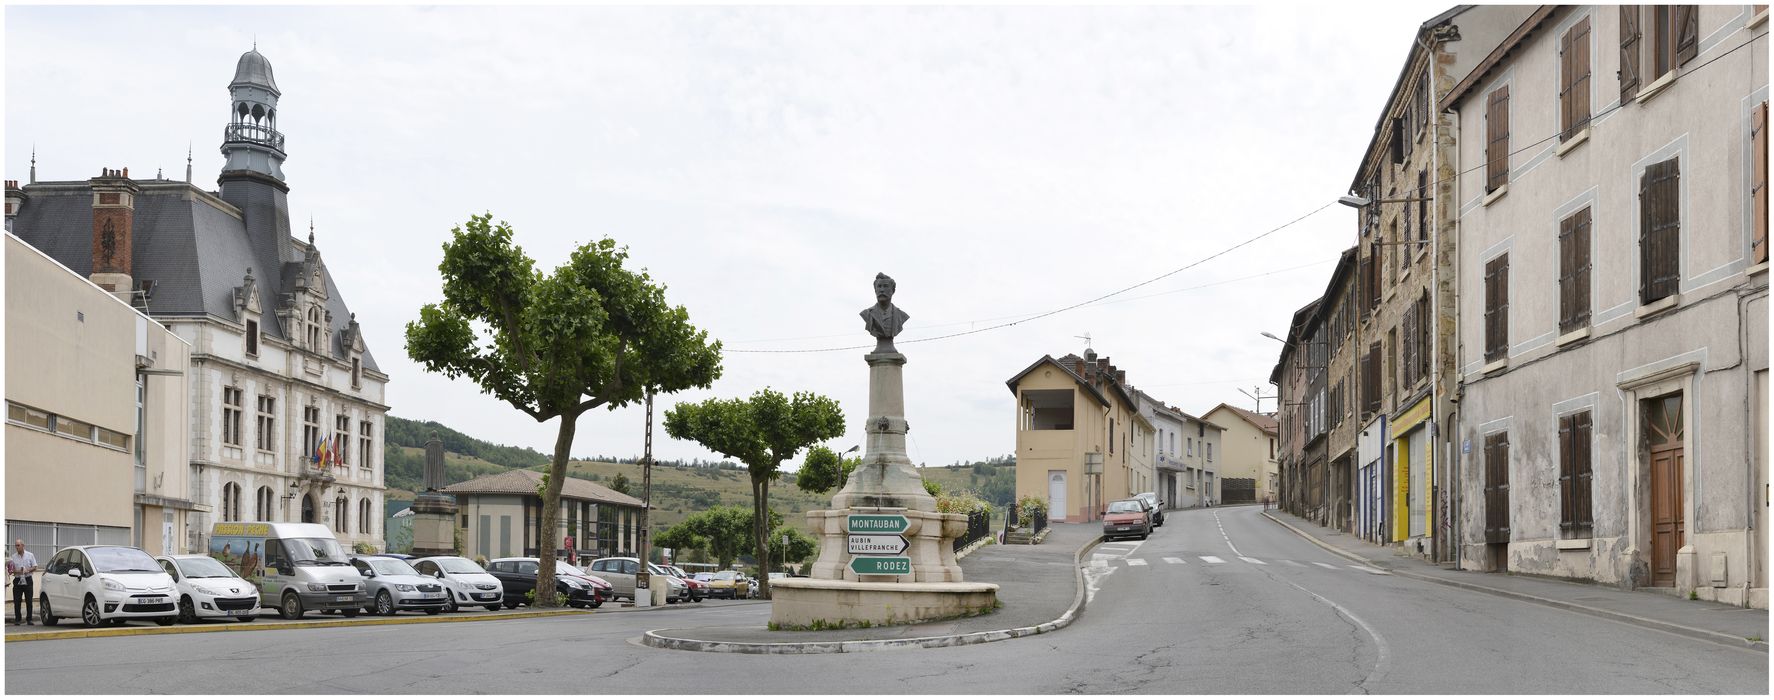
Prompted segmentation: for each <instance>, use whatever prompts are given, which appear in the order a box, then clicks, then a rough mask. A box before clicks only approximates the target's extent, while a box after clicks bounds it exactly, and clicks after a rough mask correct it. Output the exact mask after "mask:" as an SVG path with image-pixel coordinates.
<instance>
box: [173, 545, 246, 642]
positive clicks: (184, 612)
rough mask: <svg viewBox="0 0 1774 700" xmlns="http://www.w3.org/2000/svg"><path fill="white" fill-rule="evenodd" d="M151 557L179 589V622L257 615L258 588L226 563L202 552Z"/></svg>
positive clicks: (244, 620) (242, 617) (244, 618)
mask: <svg viewBox="0 0 1774 700" xmlns="http://www.w3.org/2000/svg"><path fill="white" fill-rule="evenodd" d="M154 561H156V562H158V563H159V564H160V568H161V570H163V571H165V572H166V575H168V576H171V577H172V582H173V586H174V587H176V588H177V589H178V595H179V597H178V606H179V622H183V623H185V624H187V625H188V624H191V623H193V622H196V621H197V620H198V619H199V618H205V617H232V618H236V619H239V620H240V621H241V622H252V621H253V618H254V617H256V616H258V613H259V589H258V588H257V587H255V586H254V585H253V584H252V583H250V582H248V581H247V580H246V579H243V578H241V577H240V575H239V574H237V573H234V570H233V569H230V568H228V565H227V564H223V563H222V562H219V561H216V560H215V558H213V557H210V556H208V555H205V554H172V555H164V556H159V557H155V558H154Z"/></svg>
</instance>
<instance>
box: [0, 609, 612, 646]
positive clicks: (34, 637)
mask: <svg viewBox="0 0 1774 700" xmlns="http://www.w3.org/2000/svg"><path fill="white" fill-rule="evenodd" d="M590 614H592V611H589V610H547V611H537V612H521V613H492V614H488V615H475V616H472V617H436V616H432V615H426V616H424V617H372V618H344V619H338V620H313V621H291V622H269V623H257V624H255V623H247V622H231V623H227V624H221V625H170V626H167V627H158V626H156V627H100V628H94V629H71V630H54V631H44V632H19V633H17V634H9V635H6V643H8V644H11V643H13V642H39V641H45V640H51V639H90V638H94V637H138V636H144V635H156V634H197V633H202V632H254V631H270V630H292V629H315V628H321V627H369V626H374V625H417V624H437V623H445V622H484V621H488V620H522V619H528V618H541V617H563V616H567V615H590Z"/></svg>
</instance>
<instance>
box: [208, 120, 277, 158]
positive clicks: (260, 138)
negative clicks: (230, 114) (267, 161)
mask: <svg viewBox="0 0 1774 700" xmlns="http://www.w3.org/2000/svg"><path fill="white" fill-rule="evenodd" d="M222 140H223V141H224V142H227V141H247V142H250V143H262V144H265V145H268V146H270V147H272V148H275V149H277V150H279V151H281V150H283V134H281V133H278V131H277V130H276V129H273V128H271V127H268V126H260V125H258V124H246V123H240V124H229V125H228V127H227V129H226V130H224V131H223V132H222Z"/></svg>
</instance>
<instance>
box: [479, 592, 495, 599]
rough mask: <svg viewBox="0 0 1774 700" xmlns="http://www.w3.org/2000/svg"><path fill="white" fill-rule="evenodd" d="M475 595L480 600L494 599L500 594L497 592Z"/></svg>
mask: <svg viewBox="0 0 1774 700" xmlns="http://www.w3.org/2000/svg"><path fill="white" fill-rule="evenodd" d="M474 597H475V598H476V599H479V600H492V599H494V598H497V597H499V595H498V594H497V593H481V594H478V595H476V596H474Z"/></svg>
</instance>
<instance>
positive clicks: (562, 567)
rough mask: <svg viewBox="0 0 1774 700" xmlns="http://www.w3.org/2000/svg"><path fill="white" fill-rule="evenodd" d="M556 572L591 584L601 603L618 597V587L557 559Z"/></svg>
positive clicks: (555, 563) (555, 562)
mask: <svg viewBox="0 0 1774 700" xmlns="http://www.w3.org/2000/svg"><path fill="white" fill-rule="evenodd" d="M554 570H555V572H556V573H564V574H566V575H568V576H572V577H575V578H578V579H579V580H581V581H584V582H586V583H589V584H591V588H592V591H594V592H595V593H597V595H598V600H599V601H605V600H609V599H611V598H614V597H616V587H615V586H614V585H611V583H610V582H609V581H606V580H604V579H603V578H602V577H599V576H593V575H591V574H589V573H586V571H585V570H584V569H581V568H579V567H577V566H574V565H572V564H568V563H567V562H564V561H561V560H559V559H556V560H555V561H554Z"/></svg>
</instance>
